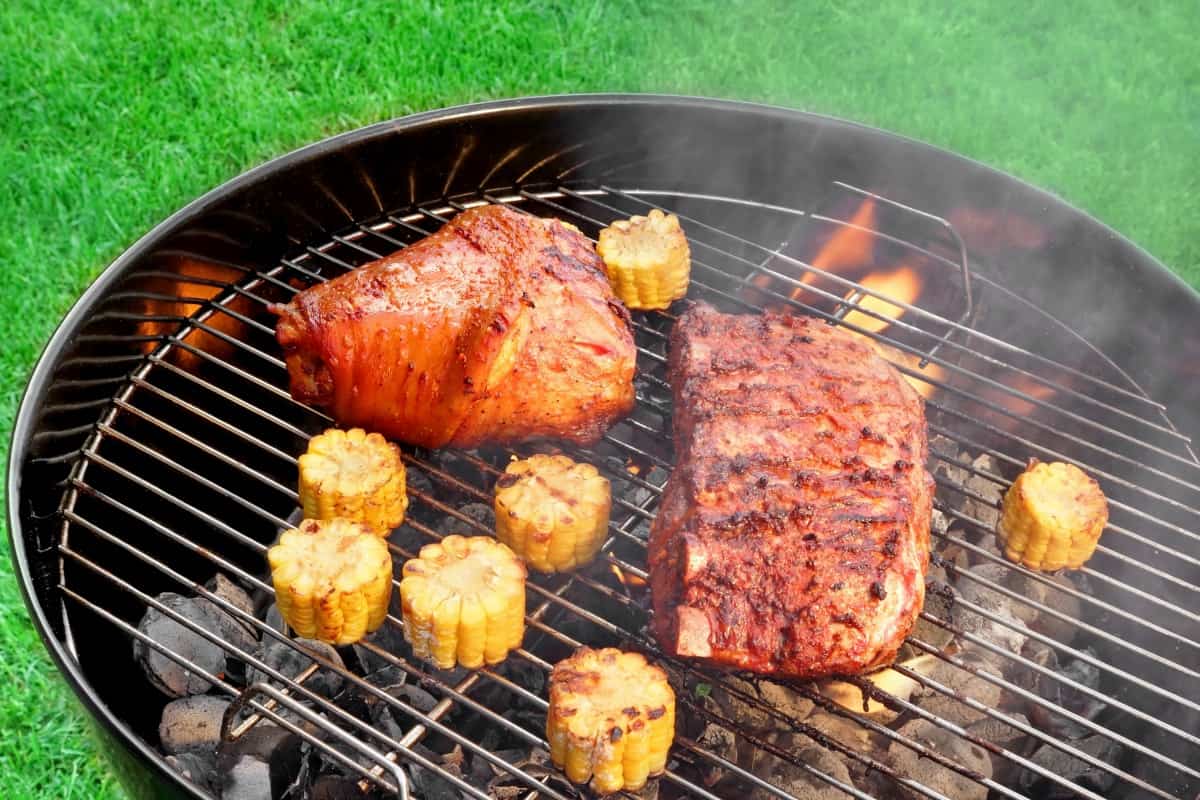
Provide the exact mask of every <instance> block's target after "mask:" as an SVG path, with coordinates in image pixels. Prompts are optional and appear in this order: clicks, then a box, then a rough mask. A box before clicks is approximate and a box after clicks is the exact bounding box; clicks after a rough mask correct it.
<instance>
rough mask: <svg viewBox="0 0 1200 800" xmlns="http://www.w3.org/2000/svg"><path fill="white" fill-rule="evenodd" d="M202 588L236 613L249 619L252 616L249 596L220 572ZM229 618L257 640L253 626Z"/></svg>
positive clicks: (231, 616) (252, 602)
mask: <svg viewBox="0 0 1200 800" xmlns="http://www.w3.org/2000/svg"><path fill="white" fill-rule="evenodd" d="M204 588H205V589H207V590H208V591H210V592H212V593H213V594H215V595H216V596H217V597H219V598H221V599H222V600H224V601H225V602H227V603H229V605H231V606H233V607H234V608H236V609H237V610H238V611H241V612H242V613H244V614H246V615H248V616H251V617H253V616H254V601H253V600H252V599H251V598H250V594H249V593H248V592H247V591H246V590H245V589H243V588H242V587H241V586H238V585H237V584H236V583H234V582H233V581H231V580H230V579H229V578H226V577H225V576H224V575H222V574H221V573H220V572H218V573H217V574H216V575H214V576H212V577H211V578H209V580H208V583H206V584H204ZM223 613H228V612H223ZM229 616H230V618H232V619H234V620H235V621H237V623H238V624H239V625H241V626H242V627H244V628H245V629H246V631H247V632H248V633H249V634H250V635H251V636H253V637H254V638H255V639H257V638H258V631H257V630H255V628H254V626H253V625H251V624H250V623H248V622H243V621H242V620H240V619H238V618H237V617H234V615H232V614H230V615H229Z"/></svg>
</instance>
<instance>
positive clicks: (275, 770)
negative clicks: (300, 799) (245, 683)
mask: <svg viewBox="0 0 1200 800" xmlns="http://www.w3.org/2000/svg"><path fill="white" fill-rule="evenodd" d="M301 758H302V753H301V748H300V737H298V736H296V735H295V734H293V733H291V732H290V731H286V730H284V729H283V728H280V727H278V726H276V725H265V724H262V723H260V724H258V725H255V726H254V727H253V728H251V729H250V730H249V731H247V732H246V733H245V734H244V735H243V736H241V737H240V738H238V739H237V740H235V741H232V742H222V743H221V744H220V746H219V747H218V748H217V774H218V776H219V781H220V788H221V798H222V800H270V798H276V797H281V796H282V795H283V793H284V792H285V791H286V790H287V789H288V788H289V787H290V786H291V785H292V782H293V781H294V780H295V777H296V773H297V772H298V771H299V770H300V767H301V763H300V762H301Z"/></svg>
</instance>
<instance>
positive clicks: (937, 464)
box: [929, 434, 969, 486]
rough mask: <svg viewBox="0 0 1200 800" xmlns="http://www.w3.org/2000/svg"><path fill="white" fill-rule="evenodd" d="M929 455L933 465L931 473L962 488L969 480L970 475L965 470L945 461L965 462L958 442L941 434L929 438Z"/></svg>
mask: <svg viewBox="0 0 1200 800" xmlns="http://www.w3.org/2000/svg"><path fill="white" fill-rule="evenodd" d="M929 454H930V463H931V464H932V469H931V471H932V472H933V473H934V474H935V475H941V476H943V477H945V478H946V479H947V480H949V481H951V482H953V483H954V484H956V485H959V486H961V485H962V484H963V482H964V481H966V479H967V475H968V474H969V473H968V472H967V471H966V470H965V469H963V468H962V467H960V466H958V465H957V464H953V463H951V462H950V461H945V460H943V459H956V460H958V461H965V460H966V459H965V458H963V454H962V451H961V450H959V448H958V442H955V441H954V440H953V439H950V438H948V437H946V436H942V435H941V434H936V435H934V436H931V437H929Z"/></svg>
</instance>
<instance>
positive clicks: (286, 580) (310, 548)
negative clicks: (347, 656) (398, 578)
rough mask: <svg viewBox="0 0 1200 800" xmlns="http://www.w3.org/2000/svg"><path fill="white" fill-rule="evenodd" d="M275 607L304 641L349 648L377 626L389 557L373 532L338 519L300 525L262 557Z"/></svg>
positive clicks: (387, 587)
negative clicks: (314, 640) (328, 643)
mask: <svg viewBox="0 0 1200 800" xmlns="http://www.w3.org/2000/svg"><path fill="white" fill-rule="evenodd" d="M267 561H268V563H269V564H270V565H271V580H272V581H273V582H274V584H275V604H276V605H277V606H278V607H279V613H280V614H282V615H283V618H284V620H286V621H287V624H288V625H290V626H291V627H292V629H293V630H294V631H296V633H297V634H299V635H300V636H303V637H305V638H306V639H320V640H321V641H323V642H331V643H333V644H338V645H342V644H350V643H351V642H356V641H358V640H359V639H361V638H362V637H363V636H365V635H366V634H367V633H370V632H371V631H373V630H375V629H376V628H378V627H379V626H380V625H382V624H383V620H384V618H385V617H386V616H387V611H388V600H389V599H390V598H391V596H392V555H391V553H389V552H388V548H387V544H386V543H385V542H384V541H383V540H382V539H380V538H379V537H378V536H377V535H375V532H374V530H372V529H371V528H370V527H368V526H366V525H363V524H362V523H359V522H351V521H349V520H344V519H331V520H315V519H306V520H304V521H303V522H301V523H300V525H299V527H297V528H294V529H292V530H289V531H284V533H283V535H282V536H280V537H279V541H278V542H277V543H276V544H275V546H274V547H272V548H271V549H270V550H268V551H267Z"/></svg>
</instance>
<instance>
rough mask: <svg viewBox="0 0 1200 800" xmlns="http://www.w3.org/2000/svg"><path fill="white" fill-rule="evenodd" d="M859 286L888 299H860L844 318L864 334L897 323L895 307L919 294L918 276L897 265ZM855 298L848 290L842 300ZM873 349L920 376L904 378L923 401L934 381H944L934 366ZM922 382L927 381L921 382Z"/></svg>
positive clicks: (885, 347) (898, 309) (898, 312)
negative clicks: (868, 312) (873, 314)
mask: <svg viewBox="0 0 1200 800" xmlns="http://www.w3.org/2000/svg"><path fill="white" fill-rule="evenodd" d="M859 285H860V286H862V287H863V288H864V289H870V290H871V291H873V292H878V293H879V294H880V295H882V296H883V297H886V298H888V299H887V300H884V299H883V297H876V296H875V295H870V294H867V295H862V296H861V297H860V299H859V300H858V302H857V303H855V306H856V308H855V310H853V311H851V312H850V313H849V314H847V315H846V317H845V320H844V321H845V322H846V323H847V324H849V325H853V326H855V327H856V328H859V329H862V330H864V331H867V332H868V333H880V332H882V331H884V330H886V329H887V327H888V326H889V325H891V323H892V321H893V320H897V319H899V318H900V316H901V315H902V314H904V312H905V309H904V308H903V307H902V306H899V305H896V303H908V304H910V305H911V304H912V303H913V302H914V301H915V300H916V299H917V295H919V294H920V293H921V277H920V275H918V274H917V271H916V270H915V269H913V268H912V267H910V266H908V265H906V264H901V265H900V266H898V267H896V268H895V269H892V270H888V271H887V272H873V273H871V274H870V275H868V276H867V277H865V278H863V279H862V280H861V281H859ZM856 296H858V294H857V292H856V291H855V290H851V291H849V292H847V293H846V297H845V299H846V300H848V301H850V302H853V301H854V298H855V297H856ZM867 311H871V312H874V313H875V314H877V315H878V316H870V315H869V314H867V313H866V312H867ZM875 345H876V347H877V348H878V349H879V350H880V351H881V352H882V353H883V355H884V356H885V357H886V358H888V359H889V360H891V361H892V362H894V363H897V364H900V365H902V366H904V367H906V368H908V369H910V370H914V371H919V372H920V373H921V377H917V376H915V375H908V374H905V375H904V377H905V379H906V380H907V381H908V382H909V383H910V384H911V385H912V387H913V388H914V389H916V390H917V393H918V394H920V395H921V396H922V397H924V398H929V397H930V396H931V395H932V394H933V392H934V391H935V390H936V388H937V387H936V386H935V385H934V383H935V382H936V381H940V380H942V379H943V378H945V377H946V371H945V370H944V369H943V368H942V367H941V366H940V365H938V364H927V365H925V366H924V367H922V366H921V359H920V358H918V357H917V356H915V355H913V354H912V353H910V352H908V351H906V350H900V349H899V348H896V347H892V346H891V345H888V344H887V343H885V342H876V343H875ZM923 378H926V379H927V380H923Z"/></svg>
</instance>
